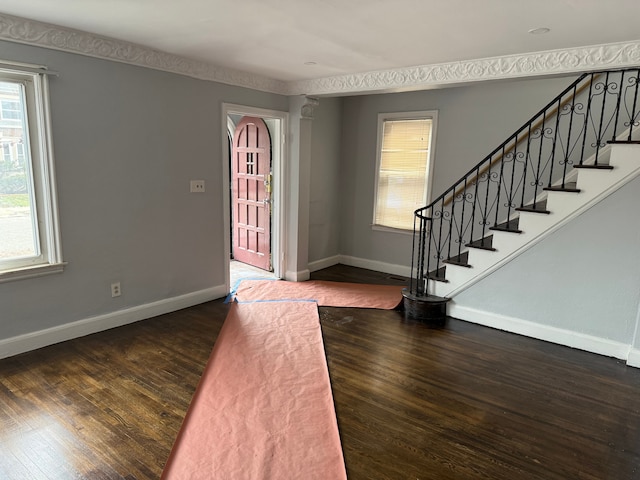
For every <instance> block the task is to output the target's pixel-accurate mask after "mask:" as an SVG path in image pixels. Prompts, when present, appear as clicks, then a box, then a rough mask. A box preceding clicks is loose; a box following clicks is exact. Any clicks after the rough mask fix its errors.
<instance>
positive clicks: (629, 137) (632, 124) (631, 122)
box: [627, 69, 640, 142]
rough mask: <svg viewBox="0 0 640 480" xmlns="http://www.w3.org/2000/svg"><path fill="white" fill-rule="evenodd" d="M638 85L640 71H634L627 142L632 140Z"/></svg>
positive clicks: (639, 82)
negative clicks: (634, 83)
mask: <svg viewBox="0 0 640 480" xmlns="http://www.w3.org/2000/svg"><path fill="white" fill-rule="evenodd" d="M639 84H640V69H639V70H636V91H635V92H634V94H633V107H632V108H631V118H629V136H628V137H627V141H629V142H630V141H631V140H632V135H633V127H634V126H635V120H636V107H637V104H638V85H639Z"/></svg>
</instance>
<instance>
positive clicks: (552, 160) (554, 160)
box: [547, 97, 564, 188]
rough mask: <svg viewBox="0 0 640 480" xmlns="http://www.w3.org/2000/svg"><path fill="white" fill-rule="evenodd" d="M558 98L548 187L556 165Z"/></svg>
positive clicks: (551, 182) (558, 125)
mask: <svg viewBox="0 0 640 480" xmlns="http://www.w3.org/2000/svg"><path fill="white" fill-rule="evenodd" d="M560 108H561V103H560V97H558V106H557V108H556V126H555V129H554V132H553V143H552V144H551V165H550V167H549V183H548V184H547V186H548V187H550V186H551V185H553V166H554V165H555V163H556V146H557V142H558V129H559V128H560ZM562 188H564V175H563V176H562Z"/></svg>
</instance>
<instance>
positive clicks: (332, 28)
mask: <svg viewBox="0 0 640 480" xmlns="http://www.w3.org/2000/svg"><path fill="white" fill-rule="evenodd" d="M0 11H1V12H2V13H5V14H9V15H15V16H19V17H25V18H29V19H33V20H38V21H41V22H47V23H52V24H55V25H59V26H63V27H68V28H73V29H78V30H83V31H86V32H91V33H95V34H99V35H104V36H108V37H113V38H116V39H119V40H124V41H127V42H132V43H136V44H140V45H144V46H147V47H152V48H155V49H159V50H162V51H165V52H168V53H172V54H176V55H180V56H184V57H188V58H191V59H194V60H198V61H203V62H206V63H209V64H212V65H215V66H218V67H223V68H229V69H234V70H240V71H243V72H247V73H251V74H257V75H260V76H264V77H268V78H271V79H276V80H282V81H299V80H305V79H318V78H324V77H330V76H336V75H348V74H357V73H364V72H370V71H377V70H388V69H396V68H403V67H411V66H418V65H433V64H438V63H445V62H455V61H460V60H474V59H480V58H487V57H499V56H504V55H511V54H521V53H530V52H539V51H546V50H553V49H567V48H573V47H581V46H591V45H600V44H607V43H613V42H622V41H631V40H639V39H640V23H639V19H640V0H606V1H603V0H536V1H529V0H181V1H176V0H2V3H1V4H0ZM538 27H547V28H550V29H551V31H550V32H549V33H548V34H545V35H532V34H530V33H528V31H529V30H531V29H534V28H538ZM306 62H314V63H315V64H313V65H305V63H306Z"/></svg>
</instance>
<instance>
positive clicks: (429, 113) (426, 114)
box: [371, 110, 438, 235]
mask: <svg viewBox="0 0 640 480" xmlns="http://www.w3.org/2000/svg"><path fill="white" fill-rule="evenodd" d="M424 118H429V119H431V120H432V122H433V123H432V126H431V148H429V160H428V164H427V185H426V189H425V196H424V199H423V205H428V204H429V202H431V190H432V186H433V163H434V160H435V151H436V135H437V132H438V110H421V111H414V112H393V113H380V114H378V139H377V143H376V178H375V184H374V194H373V209H372V220H371V229H372V230H376V231H381V232H389V233H400V234H404V235H411V234H413V227H411V228H407V229H404V228H393V227H387V226H385V225H378V224H376V206H377V205H378V182H379V181H380V162H381V161H382V133H383V126H384V122H385V120H416V119H424Z"/></svg>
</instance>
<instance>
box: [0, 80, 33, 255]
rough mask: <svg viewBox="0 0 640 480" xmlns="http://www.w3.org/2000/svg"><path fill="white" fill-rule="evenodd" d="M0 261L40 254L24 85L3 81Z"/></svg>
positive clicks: (0, 136) (0, 160)
mask: <svg viewBox="0 0 640 480" xmlns="http://www.w3.org/2000/svg"><path fill="white" fill-rule="evenodd" d="M0 97H1V99H0V103H1V105H2V119H0V144H1V146H2V156H1V157H0V261H1V260H8V259H13V258H21V257H30V256H35V255H38V254H39V252H38V242H37V238H38V237H37V227H36V226H37V222H36V216H35V205H34V202H33V192H32V188H31V185H32V181H31V169H30V161H27V159H28V155H29V152H28V148H27V145H28V142H27V138H26V134H25V131H26V123H25V120H26V116H25V102H24V93H23V90H22V85H21V84H19V83H12V82H0Z"/></svg>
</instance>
